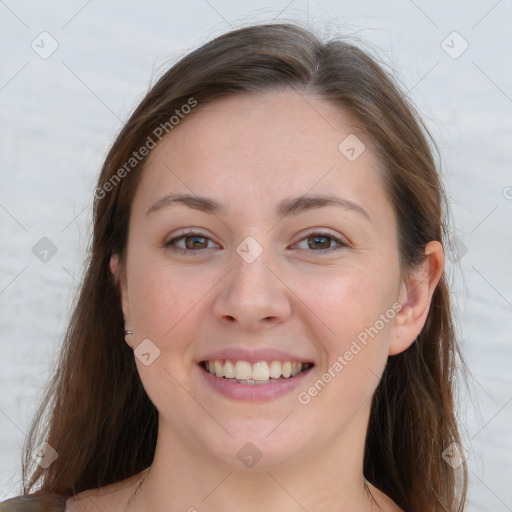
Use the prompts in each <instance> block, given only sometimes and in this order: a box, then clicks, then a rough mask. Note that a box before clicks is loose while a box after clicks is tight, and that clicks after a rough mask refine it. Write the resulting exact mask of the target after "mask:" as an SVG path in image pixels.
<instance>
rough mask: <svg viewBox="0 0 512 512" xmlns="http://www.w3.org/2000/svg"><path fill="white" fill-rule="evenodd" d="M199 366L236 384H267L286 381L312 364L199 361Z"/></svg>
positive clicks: (294, 362)
mask: <svg viewBox="0 0 512 512" xmlns="http://www.w3.org/2000/svg"><path fill="white" fill-rule="evenodd" d="M199 366H200V367H201V368H203V369H204V370H205V371H207V372H209V373H211V374H212V375H214V376H216V377H218V378H221V379H225V380H228V381H231V382H236V383H238V384H249V385H253V384H256V385H257V384H269V383H272V382H276V381H279V380H288V379H291V378H293V377H296V376H297V375H299V374H301V373H303V372H305V371H306V370H309V369H310V368H312V367H313V366H314V364H313V363H299V362H296V361H293V362H292V361H269V362H267V361H258V362H256V363H250V362H249V361H230V360H218V359H217V360H215V361H201V362H200V363H199Z"/></svg>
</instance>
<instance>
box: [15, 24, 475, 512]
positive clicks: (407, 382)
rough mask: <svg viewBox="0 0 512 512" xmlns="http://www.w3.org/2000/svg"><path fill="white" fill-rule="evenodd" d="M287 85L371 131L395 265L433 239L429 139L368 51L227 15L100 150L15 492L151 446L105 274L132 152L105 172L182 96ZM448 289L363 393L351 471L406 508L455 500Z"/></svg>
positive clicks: (139, 461)
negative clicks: (85, 229) (75, 275)
mask: <svg viewBox="0 0 512 512" xmlns="http://www.w3.org/2000/svg"><path fill="white" fill-rule="evenodd" d="M287 88H292V89H294V90H295V91H297V92H299V93H301V94H306V93H307V94H313V95H316V96H317V97H319V98H322V99H323V100H326V101H328V102H330V103H331V104H332V105H333V106H335V107H338V108H339V109H340V110H341V111H343V112H346V113H348V114H349V115H350V118H351V119H353V120H354V121H355V123H356V125H357V129H358V130H359V131H360V133H362V134H364V136H365V137H366V139H367V140H369V141H370V142H371V146H372V150H373V151H374V152H375V155H376V157H377V160H378V162H379V164H380V171H379V172H381V174H382V177H383V180H384V184H385V189H386V193H387V195H388V197H389V200H390V202H391V204H392V206H393V209H394V211H395V214H396V218H397V225H398V233H399V240H398V243H399V253H400V264H401V270H402V272H403V275H404V276H406V275H407V273H408V272H409V271H412V270H413V269H415V268H416V267H417V266H418V265H419V264H421V263H422V262H423V260H424V257H425V256H424V249H425V246H426V244H427V243H428V242H429V241H432V240H437V241H439V242H441V243H442V244H443V245H444V246H445V247H446V242H447V237H448V228H447V211H448V209H447V201H446V197H445V193H444V189H443V186H442V182H441V178H440V171H439V169H438V165H437V163H436V158H435V151H434V150H435V145H434V143H433V141H432V138H431V137H430V135H429V132H428V130H427V129H426V127H425V126H424V124H423V122H422V121H421V119H420V117H419V115H418V114H417V112H416V111H415V109H414V108H413V106H412V105H411V104H410V102H409V101H408V99H407V97H406V95H405V94H404V93H403V92H402V88H401V87H400V86H399V85H398V84H397V82H396V80H395V79H394V78H393V77H392V75H391V74H390V73H389V72H387V71H386V69H385V66H384V65H383V64H381V63H380V61H379V59H378V57H375V56H373V55H372V53H371V52H370V51H368V50H363V49H361V47H360V45H357V44H354V43H353V42H349V41H347V40H345V39H344V38H343V37H340V38H335V39H329V40H328V41H325V42H324V41H322V39H321V38H320V37H318V36H316V35H315V34H313V33H312V32H311V31H309V30H306V29H305V28H302V27H300V26H297V25H294V24H263V25H253V26H249V27H245V28H240V29H237V30H233V31H231V32H229V33H226V34H224V35H222V36H220V37H217V38H215V39H213V40H212V41H210V42H208V43H207V44H204V45H203V46H201V47H200V48H198V49H196V50H194V51H192V52H191V53H189V54H188V55H186V56H184V57H183V58H182V59H181V60H179V61H178V62H177V63H176V64H175V65H174V66H172V67H171V68H170V69H169V70H168V71H167V72H165V73H164V74H163V75H162V76H161V78H159V79H158V81H157V82H156V83H155V84H154V86H153V87H152V88H150V90H149V92H148V93H147V94H146V95H145V97H144V98H143V100H142V101H141V103H140V104H139V105H138V106H137V107H136V109H135V110H134V112H133V114H132V115H131V117H130V118H129V119H128V121H127V122H126V124H125V125H124V127H123V128H122V129H121V131H120V133H119V134H118V136H117V138H116V140H115V142H114V144H113V145H112V147H111V149H110V151H109V152H108V155H107V157H106V159H105V162H104V165H103V167H102V170H101V173H100V175H99V179H98V182H97V187H98V188H97V190H101V191H102V193H101V194H96V195H95V199H94V220H93V222H94V226H93V237H92V240H91V242H90V246H89V249H88V258H87V263H86V268H85V272H84V274H83V279H82V282H81V285H80V287H79V289H78V292H77V296H76V299H75V302H74V305H73V312H72V315H71V317H70V322H69V326H68V328H67V331H66V333H65V336H64V339H63V346H62V350H61V354H60V358H59V361H58V365H57V369H56V371H55V373H54V375H53V378H52V379H51V382H50V383H49V385H48V388H47V391H46V394H45V396H44V399H43V401H42V404H41V406H40V409H39V410H38V412H37V415H36V418H35V420H34V423H33V425H32V428H31V430H30V433H29V435H28V437H27V441H26V446H25V453H24V460H23V492H24V493H25V494H32V495H36V496H50V495H51V496H54V495H62V496H70V495H72V494H75V493H78V492H81V491H83V490H86V489H91V488H97V487H102V486H105V485H108V484H111V483H114V482H117V481H120V480H123V479H125V478H128V477H130V476H132V475H134V474H136V473H138V472H140V471H142V470H143V469H144V468H146V467H148V466H149V465H150V464H151V462H152V460H153V456H154V453H155V446H156V437H157V428H158V412H157V410H156V408H155V407H154V405H153V404H152V402H151V401H150V399H149V397H148V396H147V394H146V392H145V390H144V388H143V386H142V383H141V380H140V378H139V375H138V372H137V368H136V365H135V361H134V355H133V351H132V350H131V349H130V348H129V347H128V345H127V344H126V342H125V339H124V334H123V315H122V310H121V300H120V292H119V283H118V282H117V281H116V279H115V278H114V276H113V275H112V273H111V271H110V268H109V262H110V258H111V256H112V255H113V254H117V255H118V256H119V257H120V262H121V265H123V264H124V263H125V262H126V249H127V236H128V229H129V217H130V208H131V204H132V202H133V198H134V194H135V191H136V189H137V186H138V183H139V180H140V177H141V174H142V172H143V169H144V164H145V158H142V159H141V161H140V162H138V163H137V165H136V166H134V168H133V169H131V170H130V172H126V173H123V178H122V180H120V181H119V183H116V184H115V186H112V187H107V186H105V185H106V184H107V183H109V182H110V183H112V179H113V177H114V176H115V175H116V173H118V172H119V170H120V169H121V168H123V166H124V165H125V164H126V162H127V161H128V160H129V159H130V158H131V157H132V155H133V152H134V151H136V150H137V149H138V148H140V147H141V146H143V145H144V144H145V143H146V141H147V139H148V137H150V136H151V135H152V134H153V132H154V130H155V128H156V127H158V126H159V125H161V124H162V123H166V122H168V120H169V117H170V116H171V115H172V114H173V113H174V112H175V111H176V110H177V109H180V107H181V106H182V105H184V104H187V102H189V101H190V98H193V99H194V100H195V101H197V105H198V106H197V107H196V109H195V110H194V111H192V112H191V114H190V115H194V112H195V111H197V110H200V108H201V106H203V105H206V104H207V103H209V102H212V101H214V100H215V99H216V98H221V97H224V96H227V95H233V94H250V93H264V92H265V91H269V90H283V89H287ZM305 108H307V107H305ZM185 122H186V121H185ZM175 129H177V130H179V126H178V127H176V128H175ZM117 175H118V176H119V174H117ZM450 301H451V299H450V293H449V287H448V283H447V278H446V276H445V275H443V276H442V277H441V279H440V281H439V283H438V285H437V287H436V289H435V291H434V294H433V297H432V302H431V306H430V310H429V313H428V316H427V319H426V322H425V325H424V327H423V329H422V331H421V333H420V334H419V336H418V337H417V339H416V340H415V342H414V343H413V344H412V345H411V346H410V347H409V348H408V349H407V350H406V351H404V352H403V353H400V354H397V355H394V356H390V357H389V358H388V362H387V365H386V368H385V370H384V373H383V375H382V379H381V381H380V383H379V384H378V387H377V389H376V391H375V393H374V396H373V398H372V407H371V414H370V419H369V424H368V431H367V438H366V445H365V454H364V475H365V477H366V479H367V480H368V481H369V482H371V483H372V484H373V485H375V486H376V487H378V488H379V489H380V490H382V491H383V492H384V493H386V494H387V495H388V496H389V497H390V498H392V499H393V500H394V501H395V502H396V503H397V504H398V505H399V506H400V507H401V508H402V509H403V510H405V511H408V512H411V511H422V512H423V511H428V512H437V511H448V510H449V511H454V510H457V511H461V510H463V508H464V502H465V494H466V482H467V470H466V466H465V464H462V465H461V466H459V468H457V469H453V468H452V467H451V465H449V464H447V463H446V462H445V461H444V459H443V457H442V453H443V451H444V450H445V449H446V448H447V447H448V446H449V445H450V444H451V443H453V442H457V443H461V440H460V434H459V429H458V425H457V421H456V414H455V400H454V384H455V382H456V379H455V377H456V374H458V370H459V368H460V367H461V365H462V357H461V355H460V349H459V345H458V341H457V338H456V335H455V329H454V320H453V318H452V309H451V307H450ZM42 441H46V442H48V443H49V445H51V446H52V447H53V448H54V449H55V450H56V451H57V453H58V458H57V459H56V460H55V461H54V462H53V463H52V464H51V465H50V466H49V467H48V468H46V469H43V468H42V467H40V466H39V465H37V464H36V463H35V462H34V460H33V458H32V454H33V452H34V450H35V447H36V446H38V445H40V443H41V442H42Z"/></svg>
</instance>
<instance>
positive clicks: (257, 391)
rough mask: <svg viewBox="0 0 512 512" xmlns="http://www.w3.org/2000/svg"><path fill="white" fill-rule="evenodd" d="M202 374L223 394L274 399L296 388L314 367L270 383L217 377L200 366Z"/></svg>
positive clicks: (245, 398) (251, 398)
mask: <svg viewBox="0 0 512 512" xmlns="http://www.w3.org/2000/svg"><path fill="white" fill-rule="evenodd" d="M198 368H199V370H200V372H201V374H202V375H203V377H204V378H205V379H206V382H208V384H210V386H211V387H212V388H213V389H215V391H218V392H219V393H220V394H221V395H224V396H227V397H229V398H236V399H238V400H272V399H273V398H277V397H279V396H281V395H285V394H286V393H289V392H290V391H292V390H293V389H295V388H296V387H297V386H298V385H299V384H300V383H301V382H302V381H303V380H304V378H305V376H306V375H307V374H308V373H309V371H310V370H311V369H312V368H313V367H311V368H308V369H307V370H304V371H303V372H301V373H299V374H298V375H296V376H295V377H290V378H288V379H271V381H270V382H269V383H268V384H240V383H238V382H232V381H230V380H228V379H224V378H222V377H216V376H215V375H212V374H211V373H210V372H208V371H206V370H205V369H204V368H203V367H202V366H198Z"/></svg>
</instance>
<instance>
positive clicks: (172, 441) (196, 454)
mask: <svg viewBox="0 0 512 512" xmlns="http://www.w3.org/2000/svg"><path fill="white" fill-rule="evenodd" d="M364 432H365V430H364V429H361V428H360V425H353V426H352V427H351V426H347V432H346V433H345V434H346V435H340V436H338V438H336V439H335V441H334V442H333V441H332V440H330V441H329V442H326V443H325V444H324V445H322V442H321V441H319V442H318V443H317V444H316V445H315V446H312V447H311V448H310V449H304V450H302V451H301V452H299V453H296V454H294V455H293V456H292V457H290V458H289V459H287V460H286V461H283V462H281V463H279V464H275V465H267V466H262V467H258V464H256V465H255V466H253V467H251V468H246V467H243V466H242V467H239V466H233V465H229V464H224V463H222V462H219V460H218V458H214V457H212V456H211V455H209V454H207V453H205V451H204V450H202V449H201V448H198V445H197V444H196V443H193V442H191V440H190V439H188V438H185V437H183V436H180V435H179V434H178V432H176V431H175V430H174V429H173V428H172V427H171V426H170V425H166V424H165V423H164V422H162V421H160V426H159V434H158V442H157V447H156V452H155V458H154V461H153V464H152V466H151V469H150V471H149V472H148V474H147V476H146V478H145V480H144V482H143V486H142V487H141V488H140V491H139V492H138V493H137V494H136V495H132V497H131V499H130V502H129V504H128V506H127V509H126V510H127V511H129V512H138V511H142V510H155V511H160V510H165V511H166V512H175V511H176V512H177V511H180V512H183V511H188V512H198V511H201V512H210V511H212V512H213V511H219V510H225V511H231V510H244V512H257V511H261V510H280V511H283V512H288V511H290V512H292V511H294V512H296V511H303V510H307V511H308V512H316V511H320V510H332V511H336V512H348V511H351V512H353V511H361V512H363V511H364V512H370V511H371V512H373V511H376V510H382V509H381V508H380V507H379V506H378V504H377V503H378V500H377V501H376V499H375V498H376V497H377V496H380V493H378V491H376V490H375V488H373V487H372V486H371V485H370V486H368V485H367V483H366V481H365V479H364V477H363V455H364V440H365V439H364V435H362V433H363V434H364Z"/></svg>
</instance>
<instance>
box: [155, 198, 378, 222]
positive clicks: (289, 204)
mask: <svg viewBox="0 0 512 512" xmlns="http://www.w3.org/2000/svg"><path fill="white" fill-rule="evenodd" d="M176 204H183V205H185V206H187V207H188V208H191V209H193V210H199V211H201V212H204V213H207V214H210V215H226V208H225V207H224V206H223V205H222V204H221V203H219V202H218V201H216V200H215V199H211V198H208V197H202V196H198V195H192V194H167V195H166V196H164V197H162V198H161V199H159V200H158V201H157V202H156V203H155V204H153V206H151V208H149V210H148V211H147V212H146V216H147V215H149V214H150V213H153V212H156V211H158V210H161V209H162V208H165V207H168V206H172V205H176ZM326 206H338V207H341V208H343V209H345V210H349V211H353V212H355V213H358V214H359V215H361V216H363V217H365V218H366V219H367V220H369V221H370V222H371V218H370V216H369V215H368V213H367V212H366V210H364V209H363V208H362V207H361V206H360V205H358V204H357V203H354V202H352V201H349V200H348V199H343V198H341V197H338V196H335V195H332V194H315V195H303V196H299V197H296V198H292V199H284V200H283V201H281V202H280V203H279V205H278V206H277V209H276V214H277V216H278V217H279V218H280V219H282V218H284V217H289V216H290V215H296V214H299V213H303V212H306V211H309V210H315V209H319V208H324V207H326Z"/></svg>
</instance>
